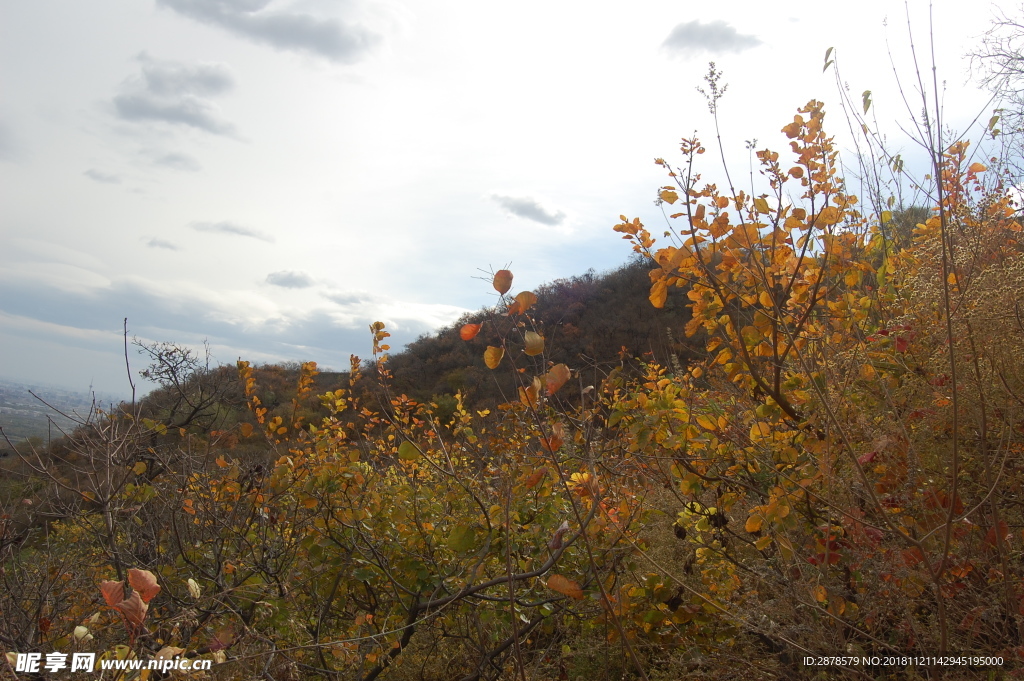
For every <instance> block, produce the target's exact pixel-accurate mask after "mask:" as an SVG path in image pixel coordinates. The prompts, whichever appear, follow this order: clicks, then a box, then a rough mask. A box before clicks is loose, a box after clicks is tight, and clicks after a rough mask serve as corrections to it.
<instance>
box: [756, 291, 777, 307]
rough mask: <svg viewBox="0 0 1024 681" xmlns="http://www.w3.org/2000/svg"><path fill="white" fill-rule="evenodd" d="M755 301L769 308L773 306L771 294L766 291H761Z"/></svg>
mask: <svg viewBox="0 0 1024 681" xmlns="http://www.w3.org/2000/svg"><path fill="white" fill-rule="evenodd" d="M757 302H759V303H761V305H763V306H764V307H766V308H768V309H771V308H773V307H775V301H774V300H772V297H771V295H769V294H768V292H767V291H761V293H759V294H758V296H757Z"/></svg>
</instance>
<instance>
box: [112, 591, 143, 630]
mask: <svg viewBox="0 0 1024 681" xmlns="http://www.w3.org/2000/svg"><path fill="white" fill-rule="evenodd" d="M114 607H115V608H117V609H118V610H120V611H121V614H122V615H124V619H125V621H126V622H127V623H128V624H129V629H131V630H132V631H136V630H138V629H139V628H140V627H141V626H142V622H143V621H144V620H145V619H146V612H147V611H148V610H149V606H148V605H147V604H146V603H145V602H144V601H143V600H142V597H141V596H139V592H138V591H133V592H132V595H131V596H129V597H128V598H127V599H126V600H123V601H121V602H120V603H118V604H117V605H116V606H114Z"/></svg>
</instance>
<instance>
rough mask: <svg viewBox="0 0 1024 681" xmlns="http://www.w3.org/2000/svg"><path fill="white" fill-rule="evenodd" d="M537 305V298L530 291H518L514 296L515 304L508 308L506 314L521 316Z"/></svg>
mask: <svg viewBox="0 0 1024 681" xmlns="http://www.w3.org/2000/svg"><path fill="white" fill-rule="evenodd" d="M536 303H537V296H536V295H534V294H533V293H531V292H530V291H520V292H519V293H518V294H516V302H514V303H512V304H511V305H509V306H508V313H509V314H510V315H511V314H523V313H524V312H526V311H527V310H529V309H530V308H531V307H533V306H534V305H535V304H536Z"/></svg>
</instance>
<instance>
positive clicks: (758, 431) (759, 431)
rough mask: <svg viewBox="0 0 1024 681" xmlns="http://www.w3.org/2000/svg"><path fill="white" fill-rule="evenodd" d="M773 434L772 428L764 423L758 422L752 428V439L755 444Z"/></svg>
mask: <svg viewBox="0 0 1024 681" xmlns="http://www.w3.org/2000/svg"><path fill="white" fill-rule="evenodd" d="M771 434H772V429H771V426H769V425H768V424H767V423H764V422H763V421H758V422H757V423H755V424H754V425H752V426H751V427H750V439H751V440H752V441H754V442H757V441H759V440H763V439H765V438H766V437H768V436H769V435H771Z"/></svg>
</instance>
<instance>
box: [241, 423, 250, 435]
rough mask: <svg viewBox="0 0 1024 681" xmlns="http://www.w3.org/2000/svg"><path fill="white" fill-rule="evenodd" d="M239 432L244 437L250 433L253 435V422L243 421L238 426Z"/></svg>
mask: <svg viewBox="0 0 1024 681" xmlns="http://www.w3.org/2000/svg"><path fill="white" fill-rule="evenodd" d="M238 432H240V433H241V434H242V437H249V436H250V435H252V424H251V423H243V424H242V425H240V426H238Z"/></svg>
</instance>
